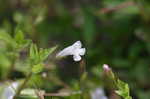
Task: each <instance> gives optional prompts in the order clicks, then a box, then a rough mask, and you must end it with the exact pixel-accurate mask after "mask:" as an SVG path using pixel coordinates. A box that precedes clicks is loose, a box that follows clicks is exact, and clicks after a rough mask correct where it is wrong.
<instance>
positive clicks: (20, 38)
mask: <svg viewBox="0 0 150 99" xmlns="http://www.w3.org/2000/svg"><path fill="white" fill-rule="evenodd" d="M14 40H15V42H16V43H17V45H16V48H18V49H22V48H25V47H27V46H28V45H29V44H30V43H31V41H30V40H28V39H25V37H24V34H23V32H22V31H21V30H16V35H15V37H14Z"/></svg>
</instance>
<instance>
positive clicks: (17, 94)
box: [13, 72, 32, 99]
mask: <svg viewBox="0 0 150 99" xmlns="http://www.w3.org/2000/svg"><path fill="white" fill-rule="evenodd" d="M31 76H32V72H30V73H29V74H28V76H27V77H26V79H25V80H24V82H23V83H22V85H20V86H19V88H18V90H17V92H16V95H15V96H14V97H13V99H17V97H18V96H19V95H20V93H21V91H22V89H23V88H24V87H25V86H26V84H27V83H28V81H29V80H30V78H31Z"/></svg>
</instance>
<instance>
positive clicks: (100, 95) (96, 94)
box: [91, 88, 108, 99]
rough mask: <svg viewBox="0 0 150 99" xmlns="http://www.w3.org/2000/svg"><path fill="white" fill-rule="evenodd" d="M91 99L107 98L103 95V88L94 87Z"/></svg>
mask: <svg viewBox="0 0 150 99" xmlns="http://www.w3.org/2000/svg"><path fill="white" fill-rule="evenodd" d="M91 99H108V98H107V97H106V96H105V93H104V90H103V89H102V88H96V89H95V90H94V91H92V92H91Z"/></svg>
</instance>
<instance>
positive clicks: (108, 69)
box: [103, 64, 111, 72]
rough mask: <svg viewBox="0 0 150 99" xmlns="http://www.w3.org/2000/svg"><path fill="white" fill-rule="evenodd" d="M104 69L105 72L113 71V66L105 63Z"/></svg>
mask: <svg viewBox="0 0 150 99" xmlns="http://www.w3.org/2000/svg"><path fill="white" fill-rule="evenodd" d="M103 69H104V71H105V72H109V71H111V68H110V67H109V66H108V65H107V64H104V65H103Z"/></svg>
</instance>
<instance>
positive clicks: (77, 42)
mask: <svg viewBox="0 0 150 99" xmlns="http://www.w3.org/2000/svg"><path fill="white" fill-rule="evenodd" d="M72 46H73V47H74V48H75V49H78V48H81V47H82V44H81V41H76V42H75V43H74V44H73V45H72Z"/></svg>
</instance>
